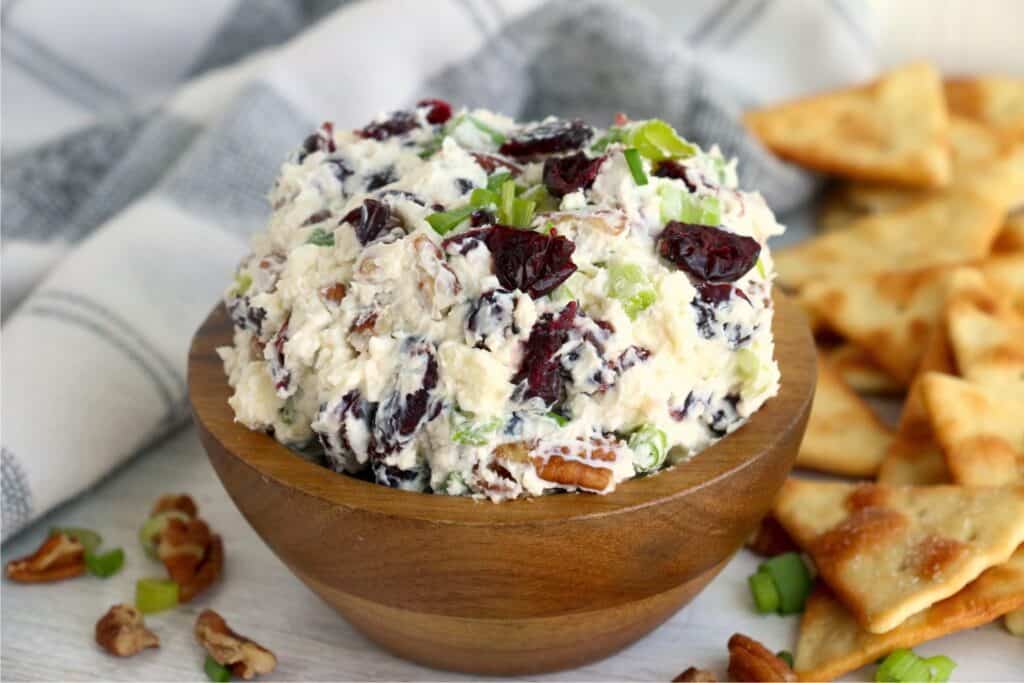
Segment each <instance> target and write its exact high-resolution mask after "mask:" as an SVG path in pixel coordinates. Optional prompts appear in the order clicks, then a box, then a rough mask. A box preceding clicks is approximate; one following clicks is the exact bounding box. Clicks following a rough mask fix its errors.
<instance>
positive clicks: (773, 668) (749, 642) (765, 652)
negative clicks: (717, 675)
mask: <svg viewBox="0 0 1024 683" xmlns="http://www.w3.org/2000/svg"><path fill="white" fill-rule="evenodd" d="M729 675H730V676H731V677H732V679H733V680H734V681H742V682H744V683H770V682H774V681H795V680H796V679H797V678H796V674H795V673H793V670H792V669H791V668H789V665H788V664H786V663H785V662H784V661H782V660H781V659H779V658H778V657H776V656H775V655H774V654H773V653H772V652H771V651H770V650H769V649H768V648H766V647H765V646H764V645H762V644H761V643H759V642H757V641H756V640H754V639H753V638H748V637H747V636H745V635H743V634H742V633H734V634H733V636H732V638H730V639H729Z"/></svg>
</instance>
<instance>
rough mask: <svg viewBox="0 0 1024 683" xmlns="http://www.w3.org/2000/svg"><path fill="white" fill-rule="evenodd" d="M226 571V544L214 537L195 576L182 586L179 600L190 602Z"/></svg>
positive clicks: (216, 536)
mask: <svg viewBox="0 0 1024 683" xmlns="http://www.w3.org/2000/svg"><path fill="white" fill-rule="evenodd" d="M223 570H224V543H223V541H221V539H220V536H218V535H217V534H214V535H213V538H211V539H210V545H209V546H208V547H207V549H206V555H205V556H204V557H203V561H202V562H200V563H199V566H198V567H197V568H196V572H195V574H193V575H192V578H190V579H189V580H188V581H186V582H185V583H180V584H178V585H179V586H180V589H179V592H178V599H179V600H180V601H181V602H188V601H189V600H191V599H192V598H194V597H195V596H197V595H199V594H200V593H201V592H203V591H204V590H206V589H207V588H209V587H210V586H211V585H212V584H213V582H214V581H216V580H217V579H218V578H219V577H220V574H221V572H222V571H223Z"/></svg>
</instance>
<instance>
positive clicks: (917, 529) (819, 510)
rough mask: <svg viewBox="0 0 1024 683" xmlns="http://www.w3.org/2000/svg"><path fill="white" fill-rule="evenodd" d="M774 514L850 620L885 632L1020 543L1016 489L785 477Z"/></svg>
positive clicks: (1023, 520) (1020, 499)
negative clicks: (866, 482)
mask: <svg viewBox="0 0 1024 683" xmlns="http://www.w3.org/2000/svg"><path fill="white" fill-rule="evenodd" d="M775 517H776V518H777V519H778V520H779V522H780V523H781V524H782V526H783V527H785V528H786V531H788V532H789V533H790V535H791V536H792V537H793V539H794V540H795V541H796V542H797V543H799V544H800V546H801V547H802V548H803V549H804V550H806V551H807V552H808V553H809V554H810V555H811V557H812V558H813V559H814V563H815V565H816V566H817V568H818V572H819V573H820V575H821V577H822V578H823V579H824V581H825V582H826V583H827V584H828V585H829V587H830V588H831V589H832V590H833V591H834V592H835V594H836V595H837V596H838V597H839V599H840V600H842V602H843V603H844V604H845V605H846V606H847V608H849V609H850V611H851V613H853V615H854V617H855V618H856V619H857V621H858V622H859V623H860V624H861V625H862V626H863V627H864V628H866V629H867V630H868V631H871V632H872V633H885V632H886V631H891V630H892V629H894V628H896V627H897V626H899V625H900V624H901V623H903V621H904V620H906V619H907V617H909V616H911V615H913V614H916V613H918V612H920V611H921V610H923V609H925V608H927V607H928V606H930V605H932V604H934V603H936V602H938V601H939V600H943V599H945V598H948V597H949V596H951V595H953V594H955V593H956V592H957V591H959V590H960V589H961V588H963V587H964V586H965V585H967V584H968V583H970V582H971V581H973V580H974V579H976V578H977V577H978V575H979V574H981V573H982V572H983V571H985V570H986V569H988V568H989V567H993V566H995V565H997V564H1002V563H1004V562H1006V561H1007V560H1008V559H1009V558H1010V555H1012V554H1013V551H1014V550H1015V549H1016V548H1017V546H1019V545H1020V544H1021V543H1022V542H1024V486H1016V487H1001V488H968V487H962V486H906V487H888V486H885V485H882V484H860V485H857V484H845V483H835V482H822V481H807V480H801V479H793V478H790V479H788V480H787V481H786V483H785V484H784V485H783V487H782V491H781V492H780V494H779V498H778V500H777V501H776V504H775Z"/></svg>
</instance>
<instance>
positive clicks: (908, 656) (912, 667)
mask: <svg viewBox="0 0 1024 683" xmlns="http://www.w3.org/2000/svg"><path fill="white" fill-rule="evenodd" d="M931 680H932V672H931V670H930V669H929V667H928V664H927V663H926V662H925V660H923V659H921V658H920V657H918V656H917V655H916V654H914V652H913V650H908V649H906V648H899V649H898V650H893V651H892V652H890V653H889V656H888V657H886V658H885V659H883V660H882V663H881V664H880V665H879V667H878V670H877V671H875V681H877V682H878V683H918V682H921V681H923V682H924V683H929V682H930V681H931Z"/></svg>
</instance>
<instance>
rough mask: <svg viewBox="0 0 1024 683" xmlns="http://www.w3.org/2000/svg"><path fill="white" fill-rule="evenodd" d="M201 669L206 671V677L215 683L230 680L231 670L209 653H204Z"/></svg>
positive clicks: (224, 682) (223, 682)
mask: <svg viewBox="0 0 1024 683" xmlns="http://www.w3.org/2000/svg"><path fill="white" fill-rule="evenodd" d="M203 671H205V672H206V676H207V678H209V679H210V680H211V681H216V683H226V682H227V681H230V680H231V671H230V670H229V669H228V668H227V667H226V666H224V665H223V664H221V663H220V662H218V661H217V660H216V659H214V658H213V657H211V656H210V655H206V661H205V662H203Z"/></svg>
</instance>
